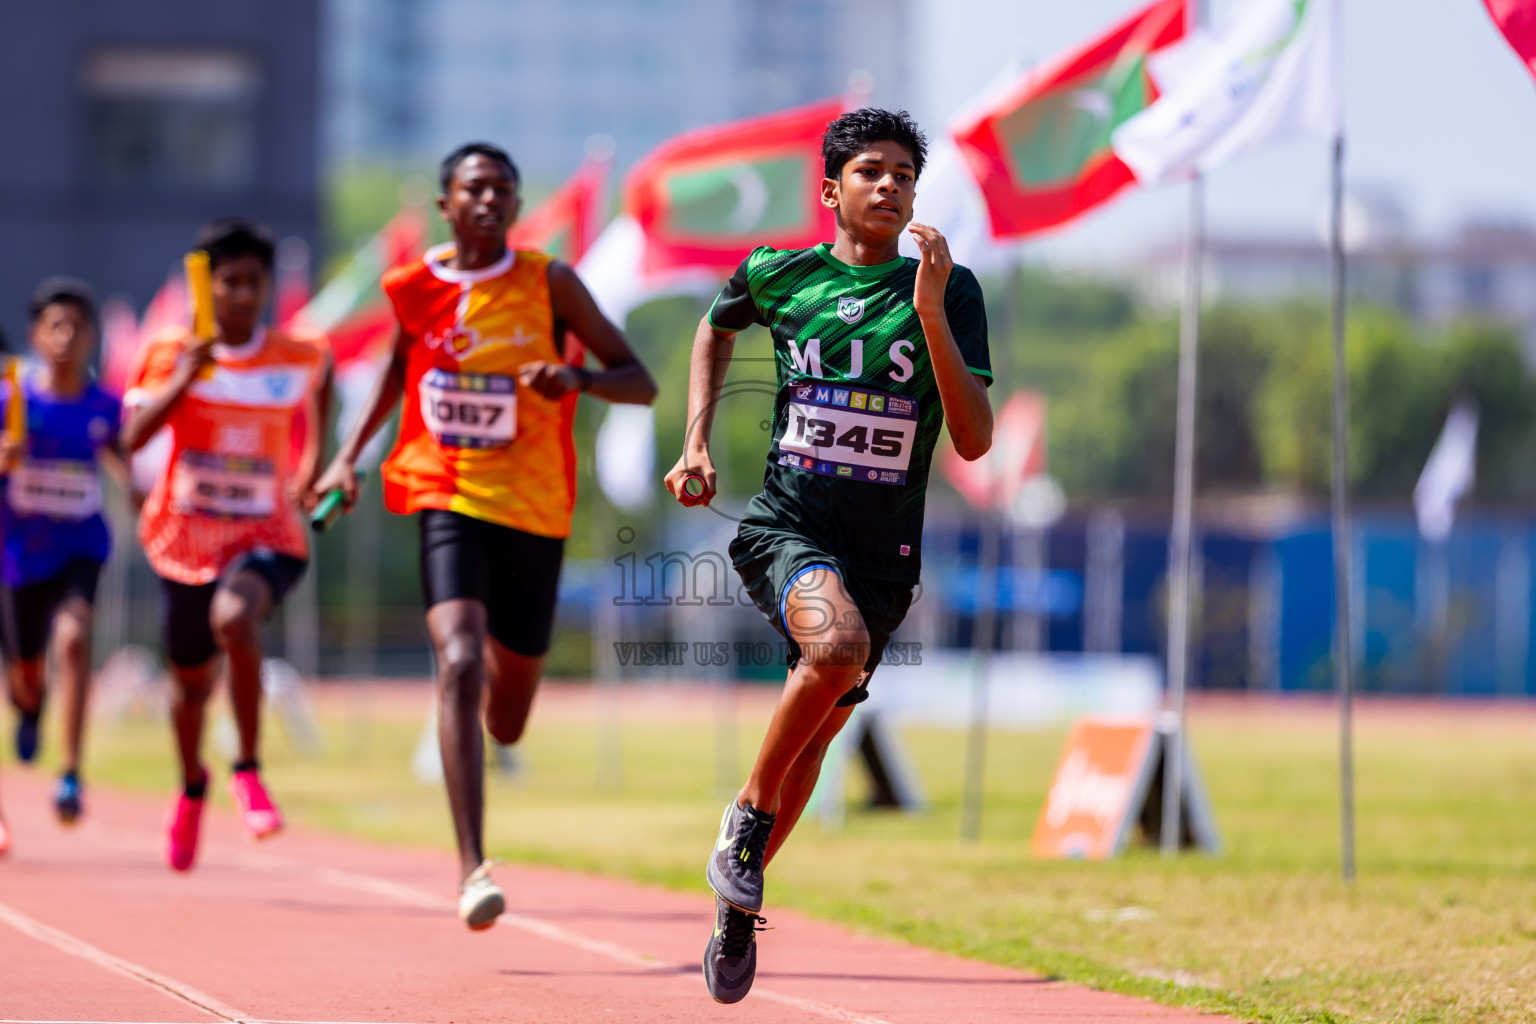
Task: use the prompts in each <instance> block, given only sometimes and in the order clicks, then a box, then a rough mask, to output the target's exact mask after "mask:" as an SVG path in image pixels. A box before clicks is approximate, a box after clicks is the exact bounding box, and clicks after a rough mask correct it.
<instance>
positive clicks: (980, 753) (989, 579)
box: [960, 466, 1003, 842]
mask: <svg viewBox="0 0 1536 1024" xmlns="http://www.w3.org/2000/svg"><path fill="white" fill-rule="evenodd" d="M993 473H994V475H995V474H997V469H996V467H995V466H994V468H993ZM1000 484H1001V481H1000V480H998V481H995V482H994V486H993V495H994V498H993V502H992V505H993V507H992V508H990V509H988V510H987V511H986V512H985V513H984V518H983V519H982V522H981V544H980V550H978V551H977V553H976V618H975V619H973V620H972V621H973V623H974V625H973V632H974V633H975V636H974V637H973V640H974V642H975V645H976V658H975V662H974V665H973V670H974V674H973V675H972V677H971V723H970V729H969V730H968V732H967V735H966V741H965V796H964V800H963V801H962V803H961V808H960V838H961V839H963V840H965V841H966V842H975V841H976V840H977V839H979V838H980V837H981V795H982V789H983V785H984V775H985V771H986V762H987V688H988V686H989V685H990V681H991V675H992V644H993V643H994V642H995V640H996V638H997V575H998V562H999V555H1000V552H999V549H1000V548H1001V547H1002V537H1001V533H1002V519H1003V514H1002V511H1001V509H999V508H997V505H998V504H999V502H998V501H997V500H996V495H997V494H998V493H1000V492H1001V490H1002V487H1001V486H1000Z"/></svg>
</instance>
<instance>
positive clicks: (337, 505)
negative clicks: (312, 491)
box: [309, 473, 363, 533]
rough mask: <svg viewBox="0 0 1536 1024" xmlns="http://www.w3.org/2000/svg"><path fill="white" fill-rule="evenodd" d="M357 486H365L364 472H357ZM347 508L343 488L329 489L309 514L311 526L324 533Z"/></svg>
mask: <svg viewBox="0 0 1536 1024" xmlns="http://www.w3.org/2000/svg"><path fill="white" fill-rule="evenodd" d="M357 486H358V488H359V489H361V488H362V486H363V474H362V473H358V474H357ZM346 510H347V504H346V496H345V495H344V494H343V493H342V491H341V488H340V487H337V488H335V489H334V490H331V491H328V492H326V495H325V497H323V498H321V499H320V504H318V505H316V506H315V510H314V511H313V512H311V513H310V514H309V528H310V529H311V530H314V531H315V532H316V533H324V532H325V531H326V530H328V529H330V527H332V526H333V525H335V523H336V520H338V519H340V518H341V517H342V514H343V513H344V512H346Z"/></svg>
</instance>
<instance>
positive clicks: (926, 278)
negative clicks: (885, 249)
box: [907, 221, 955, 316]
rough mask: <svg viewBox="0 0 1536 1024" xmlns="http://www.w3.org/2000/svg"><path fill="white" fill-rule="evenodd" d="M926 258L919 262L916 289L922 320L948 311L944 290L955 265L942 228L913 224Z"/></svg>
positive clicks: (910, 227)
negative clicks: (945, 305) (941, 232)
mask: <svg viewBox="0 0 1536 1024" xmlns="http://www.w3.org/2000/svg"><path fill="white" fill-rule="evenodd" d="M907 230H908V231H910V232H911V233H912V237H913V238H915V239H917V247H918V248H919V249H921V250H922V252H923V255H922V257H921V258H920V259H919V260H918V261H917V282H916V283H915V284H914V285H913V286H912V306H913V308H914V309H916V310H917V315H918V316H926V315H929V314H932V313H942V312H943V311H944V289H945V287H946V286H947V285H948V284H949V272H950V271H951V270H953V269H955V261H954V259H953V258H952V257H951V256H950V255H949V243H948V242H946V241H945V240H944V236H943V235H941V234H939V229H938V228H931V227H929V226H928V225H927V224H919V223H918V222H917V221H913V222H912V223H911V224H908V225H907Z"/></svg>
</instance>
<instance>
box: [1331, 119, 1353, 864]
mask: <svg viewBox="0 0 1536 1024" xmlns="http://www.w3.org/2000/svg"><path fill="white" fill-rule="evenodd" d="M1332 191H1333V210H1332V217H1331V231H1332V249H1333V603H1334V649H1333V671H1334V674H1335V676H1336V678H1337V679H1338V686H1339V825H1340V831H1341V835H1340V861H1341V863H1340V870H1341V871H1342V873H1343V876H1344V881H1346V882H1352V881H1354V879H1355V763H1354V762H1355V752H1354V724H1353V721H1352V718H1353V712H1354V708H1353V704H1354V679H1353V672H1354V643H1353V637H1352V635H1351V634H1352V633H1353V630H1354V622H1353V619H1354V617H1353V616H1352V615H1351V614H1350V595H1351V593H1352V592H1353V588H1352V586H1351V582H1350V577H1351V575H1352V571H1353V560H1352V559H1351V558H1350V537H1349V377H1348V372H1347V367H1346V366H1345V361H1344V135H1343V133H1342V132H1341V133H1340V134H1339V135H1337V136H1335V137H1334V140H1333V190H1332Z"/></svg>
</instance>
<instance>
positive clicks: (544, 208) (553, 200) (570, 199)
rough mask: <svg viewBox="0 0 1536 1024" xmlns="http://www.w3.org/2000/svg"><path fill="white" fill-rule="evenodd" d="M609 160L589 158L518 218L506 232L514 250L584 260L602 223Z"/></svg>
mask: <svg viewBox="0 0 1536 1024" xmlns="http://www.w3.org/2000/svg"><path fill="white" fill-rule="evenodd" d="M610 162H611V161H609V160H608V159H599V158H590V159H588V160H587V161H586V162H585V163H583V164H582V165H581V167H580V168H578V169H577V171H576V173H575V174H573V175H572V176H571V178H570V180H569V181H567V182H566V183H565V184H564V185H562V186H560V189H559V190H558V191H557V192H555V194H554V195H552V196H550V197H549V198H547V199H545V200H544V201H543V202H542V203H540V204H539V205H538V206H536V207H534V208H533V209H532V210H531V211H529V212H528V213H526V214H524V215H523V216H521V217H519V218H518V219H517V223H516V224H513V225H512V229H511V230H510V231H508V232H507V245H509V246H511V247H512V248H514V249H537V250H539V251H540V252H547V253H549V254H550V255H551V256H553V257H555V258H556V259H557V260H560V261H562V262H564V263H568V264H570V265H571V266H573V267H574V266H575V265H576V264H578V263H580V262H581V258H582V257H583V256H585V255H586V254H587V250H588V249H589V248H591V246H592V242H593V240H594V239H596V237H597V232H598V231H599V230H600V229H601V228H602V226H603V193H604V191H605V189H606V188H607V185H608V167H609V164H610Z"/></svg>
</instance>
